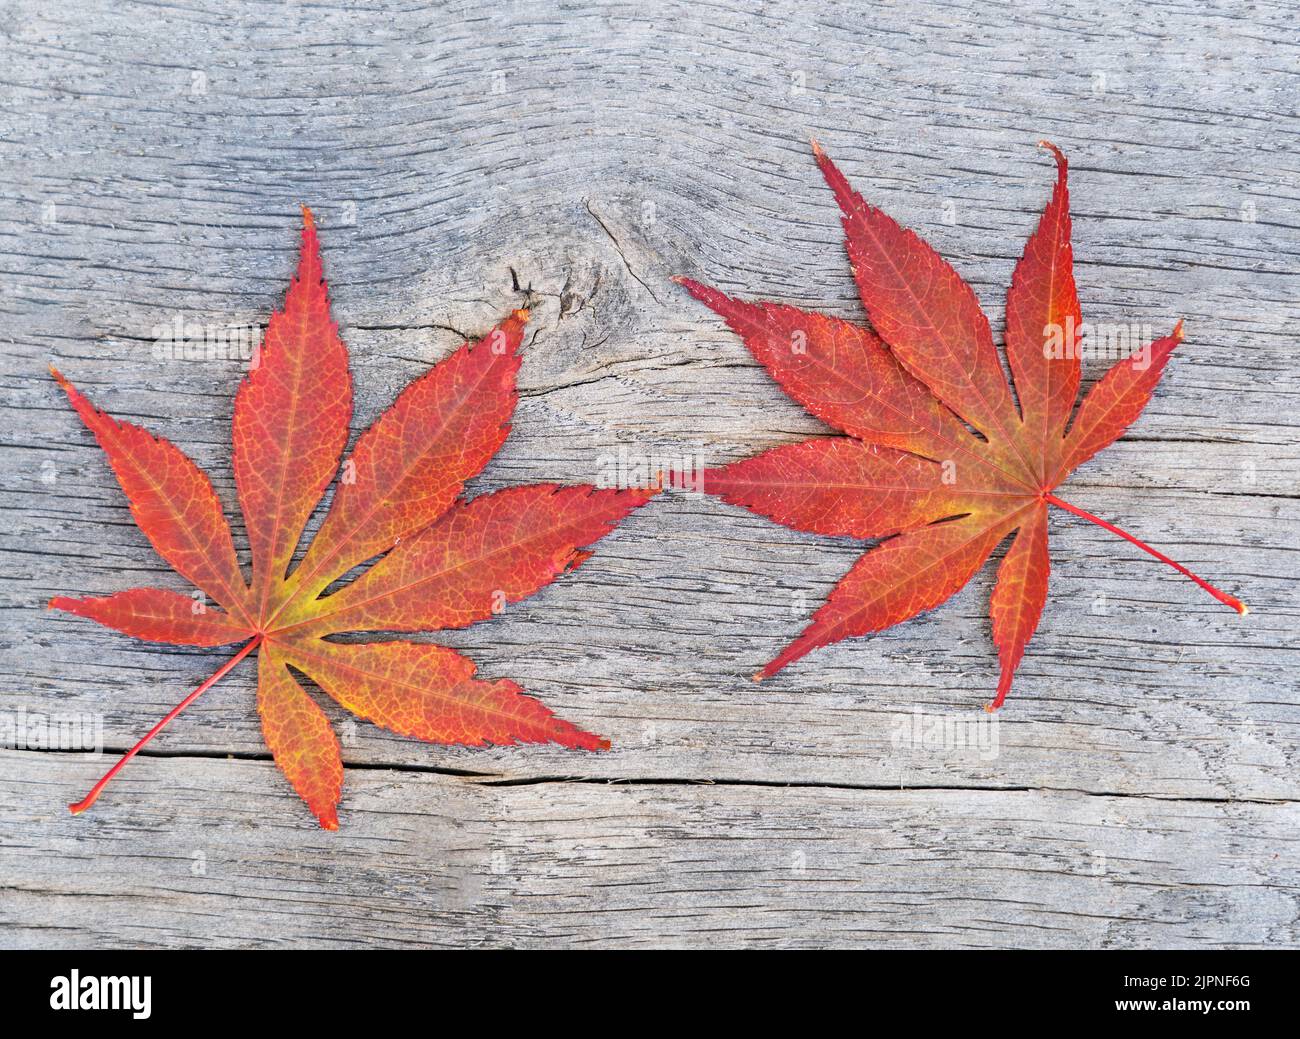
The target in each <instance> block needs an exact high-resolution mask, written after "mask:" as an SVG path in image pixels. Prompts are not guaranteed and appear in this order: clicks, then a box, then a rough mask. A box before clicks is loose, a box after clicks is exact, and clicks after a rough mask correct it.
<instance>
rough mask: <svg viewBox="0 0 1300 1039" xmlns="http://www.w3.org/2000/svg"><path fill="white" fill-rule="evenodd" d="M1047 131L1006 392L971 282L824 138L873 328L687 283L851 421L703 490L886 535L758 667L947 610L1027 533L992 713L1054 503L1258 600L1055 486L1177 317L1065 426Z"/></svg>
mask: <svg viewBox="0 0 1300 1039" xmlns="http://www.w3.org/2000/svg"><path fill="white" fill-rule="evenodd" d="M1043 143H1044V146H1045V147H1047V148H1049V149H1050V150H1051V152H1052V154H1053V155H1054V156H1055V157H1056V164H1057V181H1056V188H1055V190H1054V191H1053V193H1052V197H1051V199H1049V200H1048V203H1047V207H1046V209H1045V210H1044V211H1043V215H1042V218H1041V219H1040V221H1039V224H1038V228H1037V230H1036V231H1035V232H1034V234H1033V236H1032V237H1031V238H1030V239H1029V241H1028V243H1027V244H1026V246H1025V251H1024V255H1023V256H1022V257H1021V258H1020V261H1019V262H1018V263H1017V265H1016V269H1015V273H1014V274H1013V276H1012V279H1011V288H1010V289H1009V290H1008V292H1007V313H1006V331H1005V338H1006V354H1007V360H1008V362H1009V364H1010V368H1011V375H1012V379H1013V380H1014V384H1015V397H1014V398H1013V396H1012V390H1011V387H1010V386H1009V385H1008V383H1007V379H1006V376H1005V375H1004V374H1003V370H1002V366H1001V363H1000V360H999V357H998V352H997V348H996V347H995V346H994V344H993V336H992V334H991V332H990V330H989V323H988V319H987V318H986V317H985V316H984V314H983V312H982V311H981V310H980V307H979V303H978V301H977V300H976V298H975V293H974V292H973V291H972V290H971V288H970V286H969V285H967V284H966V282H964V281H963V280H962V279H961V277H960V276H959V275H958V274H957V272H956V271H955V270H953V268H952V267H950V266H949V265H948V264H947V263H946V262H944V260H943V259H942V258H941V257H940V256H939V254H938V253H937V252H935V251H934V249H932V248H931V247H930V246H929V245H928V244H926V243H925V242H924V241H922V240H921V239H920V238H918V237H917V236H916V235H915V234H914V233H913V232H911V231H908V230H906V229H905V228H903V227H900V226H899V225H898V224H897V223H895V222H894V221H893V220H891V219H890V218H889V217H888V216H886V215H885V214H884V213H882V212H881V211H880V210H878V209H876V208H874V207H872V206H871V205H869V204H868V203H867V202H865V201H863V199H862V197H861V196H860V195H858V194H857V192H855V191H854V190H853V189H852V188H851V187H850V186H849V183H848V181H847V180H846V179H845V178H844V175H843V174H842V173H840V171H839V170H838V169H837V168H836V167H835V165H834V163H832V162H831V160H830V159H829V158H828V157H827V156H826V154H825V153H824V152H823V151H822V150H821V148H819V147H818V146H817V144H816V143H815V142H814V144H813V151H814V154H815V155H816V158H817V163H818V165H819V166H820V167H821V171H822V173H823V174H824V175H825V177H826V181H827V183H828V184H829V185H830V188H831V190H832V191H833V192H834V193H835V198H836V200H837V201H838V202H839V205H840V209H841V210H842V211H843V222H844V232H845V246H846V249H847V251H848V254H849V260H850V262H851V264H852V267H853V276H854V278H855V279H856V280H857V284H858V290H859V292H860V294H861V296H862V303H863V306H864V307H865V308H866V311H867V316H868V317H869V318H870V320H871V325H872V328H874V331H873V330H872V329H869V328H865V327H863V326H861V325H857V324H853V323H851V322H848V321H840V320H837V319H835V318H831V317H827V316H825V315H822V314H816V313H808V312H805V311H802V310H797V309H795V308H794V307H787V306H781V305H779V304H775V303H744V302H742V301H740V300H737V299H732V298H730V297H728V296H726V295H724V294H723V293H721V292H719V291H718V290H717V289H712V288H709V287H707V286H705V285H701V284H699V283H698V282H694V281H691V280H689V279H685V278H679V279H676V280H677V281H678V282H679V283H680V284H682V285H684V286H685V287H686V288H687V290H688V291H689V292H690V293H691V295H693V296H694V297H695V298H696V299H698V300H700V301H701V302H703V303H704V304H706V305H707V306H709V307H711V308H712V309H713V310H715V311H716V312H717V313H718V314H720V315H721V316H722V317H723V318H725V319H726V322H727V324H728V325H729V326H730V327H731V328H732V330H733V331H735V332H736V334H737V335H739V336H741V337H742V338H743V339H744V341H745V345H746V346H747V347H749V349H750V351H751V352H752V353H753V355H754V356H755V357H756V358H757V359H758V360H759V361H760V362H761V363H762V364H763V365H764V367H766V368H767V370H768V371H769V372H771V374H772V376H773V377H774V378H775V379H776V381H777V382H778V383H779V384H780V386H781V388H782V389H783V390H784V391H785V392H786V393H788V394H789V395H790V396H791V397H793V398H794V399H795V400H797V401H798V402H799V403H800V404H802V405H803V406H804V407H806V408H807V409H808V410H809V411H810V412H812V413H813V414H814V415H816V416H817V417H818V418H820V419H822V420H823V421H825V422H827V423H829V424H830V425H832V426H835V427H836V428H838V429H840V430H841V431H843V432H844V433H847V434H848V436H847V437H836V438H822V439H815V440H807V441H804V442H803V443H798V444H792V445H789V446H786V447H778V448H776V449H774V450H771V451H767V452H765V453H764V454H761V455H758V456H756V457H754V458H750V459H747V460H745V461H742V462H737V463H735V464H733V465H729V466H726V467H724V468H721V469H713V470H709V471H708V472H706V473H705V479H704V486H705V490H706V491H709V492H711V493H715V494H718V495H720V496H721V497H722V498H723V499H724V500H725V501H728V502H731V503H732V504H734V505H740V506H743V507H744V508H747V509H750V510H752V511H753V512H756V513H759V514H760V515H763V516H767V517H769V518H771V519H774V520H776V521H777V522H778V523H783V524H785V525H786V526H789V527H793V528H794V529H796V530H803V531H809V532H812V533H816V534H832V535H845V536H848V537H854V538H887V540H885V541H884V542H883V543H882V544H880V545H879V546H877V547H875V548H872V549H870V550H869V551H867V552H866V553H865V554H864V555H863V556H862V557H861V558H860V559H859V560H858V561H857V563H855V564H854V565H853V567H852V569H851V570H849V572H848V574H847V575H845V577H844V578H843V579H842V580H841V581H840V583H839V584H838V585H837V586H836V587H835V589H834V590H833V591H832V592H831V594H830V596H829V598H828V599H827V601H826V603H825V605H823V606H822V607H821V609H819V610H818V611H817V612H816V613H815V614H814V615H813V619H812V622H811V623H810V624H809V625H808V627H807V628H805V629H804V631H803V633H802V634H801V635H800V636H799V637H798V638H797V639H795V640H794V641H793V642H792V643H790V645H788V646H787V647H786V648H785V649H784V650H782V652H781V653H780V654H779V655H778V656H777V657H776V658H775V659H774V660H773V661H772V662H771V663H769V664H768V665H767V666H766V667H764V668H763V669H762V670H761V671H760V672H759V673H758V674H757V675H755V679H762V678H767V677H769V676H771V675H774V674H776V673H777V672H778V671H780V670H781V669H782V668H783V667H785V666H786V665H787V664H790V663H792V662H794V661H796V660H798V659H799V658H800V657H802V656H804V654H806V653H808V652H810V651H811V650H814V649H817V648H818V647H820V646H826V645H830V644H831V643H833V642H838V641H839V640H840V639H844V638H848V637H851V636H855V635H863V634H866V633H867V632H873V631H881V630H883V629H885V628H888V627H890V626H892V625H894V624H898V623H900V622H901V621H904V620H907V619H908V618H910V617H914V616H916V615H917V614H918V613H921V612H922V611H924V610H928V609H931V608H932V607H934V606H937V605H939V603H941V602H943V601H944V600H946V599H948V598H949V597H950V596H952V595H954V594H955V593H956V592H957V591H958V590H959V589H961V588H962V587H963V586H964V585H965V584H966V582H967V581H969V580H970V579H971V577H972V576H973V575H974V574H975V572H976V571H977V570H979V569H980V567H981V566H983V565H984V562H985V561H986V560H987V559H988V558H989V555H990V554H991V553H992V552H993V550H994V548H995V547H996V546H997V545H998V543H999V542H1000V541H1002V539H1003V538H1005V537H1006V536H1007V535H1008V534H1011V533H1012V532H1013V531H1015V532H1016V536H1015V540H1014V542H1012V545H1011V548H1010V550H1009V551H1008V552H1007V554H1006V557H1005V558H1004V560H1003V562H1002V565H1001V566H1000V567H999V569H998V577H997V584H996V587H995V589H994V591H993V598H992V603H991V610H990V612H991V614H992V618H993V641H994V643H995V644H996V645H997V648H998V656H999V660H1000V663H1001V668H1002V676H1001V680H1000V681H999V683H998V688H997V694H996V696H995V698H994V700H993V702H992V704H991V705H990V709H996V708H998V707H1000V706H1001V705H1002V702H1003V700H1004V699H1005V698H1006V695H1007V691H1008V689H1010V687H1011V679H1012V676H1013V675H1014V674H1015V670H1016V667H1017V666H1018V665H1019V663H1020V659H1021V657H1022V656H1023V655H1024V650H1025V645H1026V644H1027V643H1028V642H1029V639H1030V637H1031V636H1032V635H1033V633H1034V629H1035V628H1036V627H1037V626H1038V620H1039V617H1040V616H1041V614H1042V610H1043V604H1044V602H1045V601H1046V597H1047V574H1048V569H1049V560H1048V550H1047V513H1048V506H1050V505H1055V506H1058V507H1059V508H1062V509H1066V510H1067V511H1069V512H1072V513H1074V514H1075V515H1076V516H1081V517H1083V518H1084V519H1087V520H1090V521H1092V522H1093V523H1096V524H1098V525H1100V526H1102V527H1104V528H1105V529H1107V530H1109V531H1111V532H1112V533H1115V534H1118V535H1119V536H1120V537H1123V538H1126V539H1127V540H1129V541H1131V542H1132V543H1133V544H1135V545H1137V546H1139V547H1140V548H1142V549H1144V550H1145V551H1147V552H1149V553H1151V555H1153V556H1155V557H1156V558H1157V559H1160V560H1161V561H1162V562H1165V563H1168V564H1169V565H1170V566H1172V567H1174V568H1175V569H1177V570H1178V571H1179V572H1181V573H1183V574H1185V575H1187V576H1188V577H1190V578H1191V579H1192V580H1193V581H1195V582H1196V583H1197V584H1198V585H1200V586H1201V587H1202V588H1204V589H1205V590H1206V591H1207V592H1209V593H1210V594H1211V595H1212V596H1214V598H1216V599H1218V600H1219V601H1220V602H1222V603H1225V604H1226V605H1228V606H1231V607H1232V608H1233V609H1235V610H1237V611H1238V612H1239V613H1246V612H1247V611H1246V607H1245V606H1244V605H1243V604H1242V603H1241V602H1240V601H1238V600H1237V599H1235V598H1233V597H1232V596H1230V595H1227V594H1225V593H1223V592H1221V591H1219V590H1218V589H1217V588H1214V587H1213V586H1211V585H1209V584H1207V583H1206V582H1205V581H1203V580H1201V578H1199V577H1197V576H1196V575H1195V574H1193V573H1192V572H1191V571H1190V570H1188V569H1187V568H1186V567H1184V566H1181V565H1180V564H1178V563H1175V562H1174V561H1173V560H1172V559H1169V558H1168V557H1167V556H1165V555H1162V554H1161V553H1160V552H1157V551H1156V550H1155V549H1153V548H1151V547H1149V546H1147V545H1145V544H1143V543H1142V542H1141V541H1139V540H1138V539H1137V538H1135V537H1133V536H1132V535H1130V534H1127V533H1125V532H1124V531H1122V530H1120V529H1118V528H1117V527H1114V526H1112V525H1111V524H1109V523H1107V522H1106V521H1105V520H1102V519H1099V518H1098V517H1096V516H1093V515H1092V514H1090V513H1087V512H1085V511H1083V510H1082V509H1080V508H1077V507H1076V506H1074V505H1071V504H1069V503H1068V502H1065V501H1062V500H1061V499H1060V498H1058V497H1057V496H1056V495H1055V494H1054V493H1053V491H1054V489H1055V488H1056V487H1057V486H1058V485H1059V484H1060V483H1061V482H1062V481H1063V480H1064V479H1065V478H1066V477H1067V476H1068V475H1069V474H1070V473H1071V472H1073V471H1074V470H1075V469H1076V468H1078V467H1079V466H1080V465H1082V464H1083V463H1084V462H1086V461H1087V460H1088V459H1089V458H1091V457H1092V456H1093V455H1094V454H1096V453H1097V452H1098V451H1100V450H1101V449H1102V448H1104V447H1106V446H1108V445H1109V444H1110V443H1112V442H1113V441H1114V440H1116V439H1117V438H1118V437H1119V436H1120V435H1121V434H1122V433H1123V432H1124V430H1125V429H1127V428H1128V426H1129V425H1130V423H1132V422H1133V421H1134V420H1135V419H1136V418H1137V417H1138V415H1139V414H1140V413H1141V412H1142V409H1143V408H1144V407H1145V406H1146V403H1147V401H1148V400H1150V399H1151V393H1152V390H1153V389H1154V388H1155V385H1156V383H1157V382H1158V381H1159V379H1160V376H1161V373H1162V372H1163V371H1164V369H1165V364H1166V362H1167V361H1168V359H1169V355H1170V354H1171V353H1172V352H1173V349H1174V347H1176V346H1177V345H1178V344H1179V342H1181V341H1182V324H1181V322H1180V323H1179V324H1178V326H1176V327H1175V328H1174V330H1173V332H1172V333H1171V334H1170V335H1168V336H1165V337H1164V338H1162V339H1157V340H1155V342H1153V343H1151V344H1149V345H1148V346H1144V347H1141V348H1139V349H1137V350H1136V351H1134V352H1133V354H1132V355H1131V356H1129V357H1128V358H1126V359H1124V360H1121V361H1119V363H1117V364H1116V365H1115V366H1114V367H1113V368H1111V369H1110V371H1108V372H1107V373H1106V375H1105V376H1103V378H1102V379H1101V380H1100V381H1099V382H1098V383H1097V384H1096V385H1095V386H1094V387H1093V388H1092V390H1091V391H1090V392H1089V393H1088V394H1087V396H1086V397H1084V399H1083V402H1082V404H1080V405H1079V409H1078V412H1077V413H1076V414H1075V416H1074V421H1073V422H1072V423H1071V422H1070V421H1069V419H1070V414H1071V411H1072V410H1073V409H1074V403H1075V398H1076V396H1077V395H1078V390H1079V379H1080V357H1081V350H1080V338H1079V333H1080V326H1081V324H1082V321H1081V315H1080V313H1079V299H1078V296H1077V294H1076V293H1075V288H1074V273H1073V256H1072V253H1071V249H1070V207H1069V193H1068V189H1067V186H1066V178H1067V164H1066V161H1065V156H1064V155H1063V154H1061V152H1060V150H1059V149H1057V148H1056V147H1055V146H1053V145H1051V144H1047V143H1046V142H1043ZM1017 402H1018V406H1017ZM1067 426H1068V428H1067Z"/></svg>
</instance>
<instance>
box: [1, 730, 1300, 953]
mask: <svg viewBox="0 0 1300 1039" xmlns="http://www.w3.org/2000/svg"><path fill="white" fill-rule="evenodd" d="M67 768H68V772H69V773H70V774H75V775H77V776H78V777H79V778H81V779H82V780H83V781H90V780H91V778H92V777H93V775H94V774H95V766H94V764H93V763H89V762H83V761H76V762H72V763H70V764H69V765H68V767H67ZM273 772H274V768H273V766H271V765H270V764H268V763H264V762H248V761H199V760H189V761H179V760H172V761H166V760H159V759H156V758H151V759H148V760H147V761H144V762H142V763H141V765H140V767H139V768H137V769H136V770H135V771H134V775H133V776H132V777H130V778H129V779H125V780H124V783H125V784H126V785H127V786H128V787H130V788H131V790H132V793H133V794H136V795H139V796H136V797H133V798H132V800H131V803H130V804H129V805H126V806H124V807H123V808H122V809H121V810H119V811H117V812H114V813H113V814H112V815H111V816H104V817H101V818H99V819H96V820H91V821H89V823H87V821H86V820H80V819H73V818H71V817H69V816H67V815H66V814H64V813H62V812H60V811H58V810H57V809H55V810H51V809H50V808H49V807H47V805H48V802H49V801H50V800H51V799H52V798H54V797H57V796H58V790H57V789H55V788H54V787H52V786H51V784H50V783H49V779H48V777H47V776H46V775H44V774H43V773H44V770H41V771H39V772H37V773H35V774H33V772H32V770H31V769H30V765H29V761H28V756H27V755H18V754H13V753H5V754H0V774H2V775H3V781H2V782H0V798H2V800H0V826H2V830H0V832H3V833H4V834H5V835H6V838H5V841H4V845H3V846H0V869H3V873H4V875H5V876H6V877H14V878H17V879H15V880H14V881H13V882H11V883H9V884H8V890H6V892H5V897H4V899H3V901H0V944H4V945H36V946H45V945H53V946H62V945H66V944H69V943H70V942H76V943H83V944H90V945H94V946H96V947H100V946H108V947H115V946H124V945H125V946H172V945H176V944H180V945H186V946H196V947H218V948H225V947H238V946H247V945H301V944H306V945H312V946H331V947H337V946H355V945H366V946H371V945H379V946H392V947H404V946H413V945H457V946H463V945H493V946H498V945H514V946H537V945H556V944H559V945H572V946H594V947H605V946H660V945H670V946H715V947H716V946H718V945H740V946H780V947H804V946H826V945H829V946H856V945H865V944H877V943H879V944H886V945H890V946H897V947H909V948H926V947H936V946H940V947H950V946H957V947H963V946H988V945H1017V946H1027V947H1032V948H1052V947H1060V946H1067V947H1077V946H1088V947H1101V948H1119V947H1141V946H1150V945H1158V946H1178V947H1225V946H1227V947H1259V946H1264V947H1271V946H1274V945H1289V944H1294V943H1295V942H1296V941H1297V938H1300V935H1298V934H1297V932H1296V923H1295V921H1296V916H1297V908H1300V871H1298V870H1297V859H1296V856H1295V854H1294V852H1295V843H1296V826H1297V823H1300V809H1298V808H1297V806H1296V805H1294V804H1290V805H1252V804H1211V803H1203V802H1195V801H1162V800H1156V799H1152V798H1142V797H1090V796H1085V795H1063V794H1052V793H1044V792H1040V791H1021V792H1000V791H961V792H951V791H949V792H943V791H915V790H911V791H909V790H894V791H879V790H877V791H861V790H831V789H815V788H814V789H790V788H781V787H758V786H746V785H741V786H725V785H712V786H710V785H680V786H679V785H669V786H661V785H654V786H645V785H617V784H614V785H603V784H600V785H597V784H589V783H570V784H557V783H540V784H536V785H529V786H508V787H500V786H491V785H485V784H483V783H477V782H473V781H469V780H464V779H454V778H450V777H445V776H432V775H419V774H414V773H409V772H405V773H404V772H396V771H388V770H373V771H372V770H362V771H353V772H351V773H350V774H349V782H350V784H351V785H352V791H353V793H352V797H351V798H350V807H349V809H348V810H347V811H346V812H345V814H344V821H343V825H344V827H345V829H344V830H343V831H342V832H341V834H328V833H324V832H322V831H320V830H318V829H316V828H315V826H314V824H312V822H311V821H310V820H304V819H302V818H300V817H299V816H298V814H297V813H295V811H294V805H293V804H292V801H293V795H292V794H290V793H288V791H287V790H283V789H280V787H279V786H278V785H277V783H276V782H275V776H274V774H273ZM163 786H165V787H166V788H167V789H168V790H169V792H170V793H171V795H172V796H171V798H170V800H169V802H168V803H167V804H165V805H163V804H159V803H158V801H157V799H156V798H155V797H154V796H153V792H154V791H156V790H157V789H158V788H159V787H163ZM214 798H215V799H216V800H217V801H218V802H219V804H220V807H219V809H217V810H214V809H213V799H214ZM32 833H40V834H41V840H40V841H39V842H33V841H31V840H30V839H28V838H27V837H26V836H25V835H29V834H32Z"/></svg>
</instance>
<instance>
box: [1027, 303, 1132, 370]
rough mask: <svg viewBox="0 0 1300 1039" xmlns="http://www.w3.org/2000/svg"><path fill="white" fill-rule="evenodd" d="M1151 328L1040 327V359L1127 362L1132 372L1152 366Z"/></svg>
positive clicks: (1068, 322) (1104, 324)
mask: <svg viewBox="0 0 1300 1039" xmlns="http://www.w3.org/2000/svg"><path fill="white" fill-rule="evenodd" d="M1153 338H1154V337H1153V336H1152V334H1151V326H1150V325H1145V324H1140V323H1138V322H1125V321H1119V322H1108V321H1080V322H1079V323H1078V324H1077V325H1076V324H1075V321H1074V317H1073V316H1072V315H1071V316H1069V317H1067V318H1066V319H1065V323H1064V324H1056V323H1055V322H1053V323H1051V324H1048V325H1044V326H1043V356H1044V357H1046V358H1047V359H1048V360H1049V361H1062V360H1073V359H1075V358H1078V359H1079V360H1084V359H1089V360H1102V361H1122V360H1126V359H1129V360H1130V361H1131V363H1132V365H1133V370H1134V371H1138V372H1144V371H1146V370H1147V369H1148V368H1150V367H1151V341H1152V339H1153Z"/></svg>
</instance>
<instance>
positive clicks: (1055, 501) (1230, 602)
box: [1043, 493, 1250, 616]
mask: <svg viewBox="0 0 1300 1039" xmlns="http://www.w3.org/2000/svg"><path fill="white" fill-rule="evenodd" d="M1043 498H1044V500H1045V501H1047V502H1049V503H1051V504H1052V505H1058V506H1060V507H1061V508H1062V509H1064V510H1065V511H1066V512H1072V513H1074V514H1075V515H1076V516H1079V517H1081V518H1083V519H1086V520H1088V521H1089V522H1091V523H1095V524H1097V526H1099V527H1101V528H1103V529H1104V530H1109V531H1110V532H1111V533H1112V534H1118V535H1119V536H1120V537H1122V538H1123V539H1124V540H1125V541H1129V542H1132V543H1133V544H1134V545H1137V547H1138V548H1140V549H1142V551H1143V552H1148V553H1150V554H1151V555H1153V556H1155V557H1156V558H1157V559H1158V560H1160V562H1162V563H1167V564H1168V565H1169V566H1172V567H1173V568H1174V569H1175V570H1177V571H1178V572H1179V573H1180V574H1182V575H1183V576H1185V577H1190V578H1191V579H1192V580H1193V581H1195V582H1196V583H1197V584H1198V585H1200V586H1201V587H1202V588H1204V589H1205V590H1206V591H1207V592H1209V593H1210V594H1211V595H1212V596H1214V598H1216V599H1218V600H1219V602H1221V603H1223V605H1225V606H1231V607H1232V608H1233V609H1234V610H1236V611H1237V612H1238V613H1240V614H1241V615H1242V616H1245V615H1246V614H1247V613H1249V612H1250V607H1249V606H1247V605H1246V604H1245V603H1244V602H1242V601H1241V600H1240V599H1238V598H1236V597H1235V596H1232V595H1229V594H1228V593H1227V592H1221V591H1220V590H1219V589H1217V588H1215V587H1214V585H1212V584H1210V582H1209V581H1206V580H1204V579H1202V578H1200V577H1197V576H1196V575H1195V574H1194V573H1192V572H1191V571H1190V570H1188V569H1187V567H1185V566H1183V564H1182V563H1176V562H1174V560H1172V559H1170V558H1169V557H1168V556H1167V555H1165V554H1164V553H1163V552H1157V551H1156V550H1155V549H1154V548H1152V547H1151V546H1150V545H1148V544H1147V543H1146V542H1144V541H1139V540H1138V539H1137V538H1135V537H1134V536H1133V535H1132V534H1130V533H1129V532H1128V531H1126V530H1120V528H1119V527H1117V526H1115V525H1114V524H1113V523H1107V522H1106V521H1105V520H1104V519H1102V518H1101V517H1100V516H1094V515H1093V514H1092V513H1091V512H1087V511H1085V510H1084V509H1081V508H1079V507H1078V506H1077V505H1071V504H1070V503H1069V502H1068V501H1062V500H1061V499H1060V498H1058V497H1057V496H1056V495H1055V494H1050V493H1049V494H1045V495H1044V496H1043Z"/></svg>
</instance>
